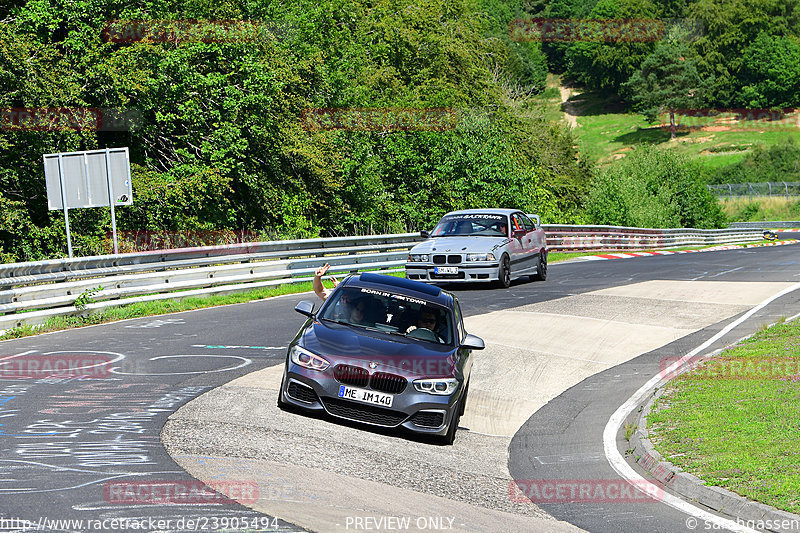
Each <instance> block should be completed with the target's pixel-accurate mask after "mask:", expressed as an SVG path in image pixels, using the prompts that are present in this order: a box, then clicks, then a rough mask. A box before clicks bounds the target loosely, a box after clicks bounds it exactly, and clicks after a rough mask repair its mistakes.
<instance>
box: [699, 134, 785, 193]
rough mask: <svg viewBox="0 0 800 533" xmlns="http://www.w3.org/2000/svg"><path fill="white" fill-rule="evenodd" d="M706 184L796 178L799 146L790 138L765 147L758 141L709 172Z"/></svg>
mask: <svg viewBox="0 0 800 533" xmlns="http://www.w3.org/2000/svg"><path fill="white" fill-rule="evenodd" d="M708 181H709V183H763V182H765V181H771V182H778V181H800V146H799V145H798V144H797V142H795V140H794V139H793V138H791V137H787V138H786V140H784V141H783V142H781V143H779V144H776V145H773V146H770V147H766V146H764V145H761V144H758V145H756V146H755V147H753V150H752V151H751V152H748V154H747V155H746V156H744V158H743V159H742V160H740V161H738V162H736V163H734V164H732V165H729V166H727V167H723V168H720V169H718V170H716V171H715V172H714V173H712V174H711V176H710V177H709V180H708Z"/></svg>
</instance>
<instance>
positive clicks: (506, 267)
mask: <svg viewBox="0 0 800 533" xmlns="http://www.w3.org/2000/svg"><path fill="white" fill-rule="evenodd" d="M497 278H498V279H497V284H498V285H499V286H500V287H502V288H504V289H507V288H509V287H510V286H511V260H509V258H508V256H507V255H504V256H503V258H502V259H501V260H500V271H499V272H498V274H497Z"/></svg>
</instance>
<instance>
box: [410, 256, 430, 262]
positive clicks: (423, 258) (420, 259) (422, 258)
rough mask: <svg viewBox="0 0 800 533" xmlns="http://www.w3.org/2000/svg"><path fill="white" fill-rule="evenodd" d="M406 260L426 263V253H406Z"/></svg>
mask: <svg viewBox="0 0 800 533" xmlns="http://www.w3.org/2000/svg"><path fill="white" fill-rule="evenodd" d="M408 261H409V262H410V263H427V262H428V254H408Z"/></svg>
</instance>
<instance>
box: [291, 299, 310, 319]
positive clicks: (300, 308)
mask: <svg viewBox="0 0 800 533" xmlns="http://www.w3.org/2000/svg"><path fill="white" fill-rule="evenodd" d="M294 310H295V311H297V312H298V313H300V314H301V315H306V316H307V317H309V318H314V303H313V302H309V301H308V300H303V301H302V302H299V303H298V304H297V305H296V306H294Z"/></svg>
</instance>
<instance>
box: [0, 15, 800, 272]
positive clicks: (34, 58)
mask: <svg viewBox="0 0 800 533" xmlns="http://www.w3.org/2000/svg"><path fill="white" fill-rule="evenodd" d="M798 2H800V0H766V1H765V0H596V1H595V0H591V1H589V2H585V1H583V0H524V1H523V0H512V1H510V2H509V1H505V0H419V1H416V0H381V1H378V2H371V1H367V0H317V1H310V0H301V1H299V2H293V3H281V2H271V1H270V0H222V1H219V0H133V1H122V0H30V1H23V0H14V1H7V2H4V3H3V4H2V6H0V109H9V108H54V107H67V108H87V107H88V108H122V109H127V110H134V111H135V112H136V114H138V119H137V121H136V123H135V127H132V128H130V129H129V130H128V131H93V130H91V129H84V130H74V129H69V128H56V129H54V130H52V131H31V130H20V129H15V128H11V127H7V126H8V125H7V124H4V125H3V126H2V127H0V260H2V261H11V260H35V259H42V258H45V257H56V256H61V255H63V254H64V253H65V250H66V244H65V232H64V219H63V214H62V213H61V212H59V211H48V210H47V202H46V194H45V186H44V180H43V171H42V170H43V169H42V163H41V161H42V154H44V153H53V152H64V151H72V150H85V149H94V148H103V147H106V146H129V147H130V149H131V157H132V178H133V187H134V205H133V206H131V207H124V208H120V209H118V212H117V217H118V226H119V228H120V229H121V230H123V231H125V230H136V231H153V232H166V231H185V232H202V231H207V230H222V231H228V232H230V231H247V232H250V233H251V234H256V235H259V236H260V237H261V238H281V237H308V236H326V235H336V234H352V233H375V232H397V231H406V230H416V229H422V228H429V227H430V226H431V224H433V222H434V221H435V220H437V219H438V217H439V216H441V214H442V213H444V212H445V211H447V210H450V209H456V208H462V207H474V206H484V205H492V206H514V207H519V208H521V209H524V210H526V211H529V212H530V211H535V212H538V213H540V214H541V215H542V217H543V219H544V220H545V221H546V222H566V223H569V222H582V221H588V220H590V219H591V220H592V221H599V220H606V221H610V220H612V219H613V220H614V221H615V222H614V223H623V222H621V221H624V220H629V221H636V224H639V225H641V224H643V223H644V222H645V221H649V222H650V223H651V224H653V225H662V226H663V225H670V224H689V225H706V226H707V225H714V224H720V223H721V222H722V220H721V218H720V217H719V216H718V210H715V209H714V208H713V206H710V205H709V204H707V202H706V198H705V196H703V195H695V194H694V193H692V195H690V196H689V197H688V198H690V200H686V201H685V202H684V200H681V199H680V198H678V197H677V196H676V195H675V194H674V193H673V192H672V191H673V189H674V190H683V189H681V187H683V188H684V189H686V190H690V189H691V190H694V189H692V187H694V185H691V186H690V181H691V180H688V177H685V176H684V174H683V172H684V169H685V168H688V167H686V165H685V164H684V162H675V161H674V160H673V156H672V155H669V154H663V155H659V153H657V152H655V151H645V150H643V151H641V153H640V155H637V156H636V158H634V159H632V161H633V162H627V161H620V162H617V163H614V164H613V165H612V166H611V167H610V168H609V169H607V170H603V171H602V172H600V173H598V171H597V170H595V169H594V168H593V162H592V161H589V160H587V159H586V157H584V156H582V155H581V154H579V153H578V150H577V145H576V141H575V138H574V136H573V134H572V133H571V132H570V130H568V129H567V128H566V127H564V126H563V125H561V124H559V123H556V122H553V121H552V119H550V120H548V119H546V118H545V117H546V116H547V115H546V109H544V108H543V107H542V105H541V104H540V103H537V101H536V99H535V98H533V97H534V96H535V95H536V94H539V93H541V92H542V91H543V89H544V86H545V81H546V78H547V74H548V70H549V71H551V72H564V73H566V74H567V76H568V77H570V78H572V79H573V80H575V81H577V82H579V83H581V84H584V85H585V86H586V87H588V88H597V89H602V90H604V91H610V92H614V93H617V94H619V95H620V96H622V97H624V98H626V99H627V101H628V103H630V104H631V105H632V106H634V107H636V108H637V109H642V110H645V111H648V112H649V114H651V115H652V114H654V113H655V112H656V111H658V110H663V109H668V110H669V109H674V108H675V107H676V106H677V107H680V106H697V105H701V102H704V103H703V104H702V105H707V106H709V107H720V106H722V107H725V106H727V107H730V106H778V107H781V106H794V105H800V82H798V80H799V79H800V71H798V70H797V69H798V68H799V67H798V65H800V61H799V59H800V42H799V41H798V36H799V35H800V34H798V31H800V30H798V28H800V24H798V22H800V19H799V18H800V9H798V7H797V3H798ZM531 17H547V18H583V19H588V18H595V19H604V20H617V19H647V20H655V21H663V22H664V28H665V31H666V33H665V34H664V35H663V36H661V37H662V38H660V40H658V42H656V41H655V40H652V39H651V40H647V39H645V40H620V41H617V42H609V41H605V40H602V39H600V40H597V39H595V40H592V39H588V40H586V39H584V40H579V39H578V40H572V41H566V42H565V41H561V42H544V43H540V42H536V41H533V40H525V39H519V38H516V37H515V35H514V33H513V32H511V31H510V27H509V24H510V23H512V21H514V20H517V19H523V20H524V19H529V18H531ZM181 20H184V21H185V20H191V21H199V22H200V23H203V21H244V22H245V23H248V24H250V25H251V26H253V25H255V26H256V27H258V28H260V33H259V34H258V36H257V38H249V39H222V40H219V39H217V40H213V39H212V40H197V39H194V40H192V39H189V40H180V39H173V40H171V41H170V40H166V42H165V41H164V40H159V39H155V40H154V39H148V38H144V39H127V40H125V39H123V40H122V41H119V40H117V41H115V40H114V39H110V38H108V35H106V36H104V29H107V28H108V25H109V22H110V21H123V22H124V21H161V22H163V21H181ZM686 21H689V24H687V23H686ZM698 28H699V29H698ZM664 67H668V68H669V69H668V70H664ZM659 68H661V70H659ZM698 80H702V83H698ZM656 81H657V82H659V83H655V84H654V83H653V82H656ZM665 81H669V82H670V83H664V82H665ZM353 108H357V109H369V110H375V109H383V110H388V111H389V113H392V112H394V111H392V110H395V111H396V110H399V109H430V108H438V109H442V108H447V109H452V110H455V112H456V116H459V117H462V119H461V120H462V121H461V122H460V123H459V124H458V125H457V126H455V127H452V128H450V127H448V128H445V129H443V130H442V129H439V130H425V129H424V128H423V129H421V130H420V129H414V128H412V129H410V130H408V131H398V130H386V129H384V130H381V129H380V128H372V129H371V128H369V127H356V128H355V129H352V128H351V129H336V128H334V129H326V128H322V129H320V128H315V127H310V126H309V122H308V120H307V117H308V113H309V110H315V109H353ZM467 116H469V117H473V118H471V119H470V120H466V119H464V117H467ZM473 119H474V120H473ZM362 126H363V125H362ZM451 126H452V124H451ZM642 154H643V155H642ZM644 159H646V160H647V161H648V162H649V163H648V164H650V165H653V168H652V169H650V170H649V172H650V174H652V176H660V177H661V179H662V180H664V181H665V183H667V184H669V183H673V185H669V186H667V185H664V184H661V185H662V186H658V187H657V186H656V185H657V183H656V182H655V181H652V180H651V177H648V176H649V174H648V175H646V173H645V174H642V172H643V171H642V169H640V168H639V167H638V166H637V165H638V164H640V163H641V161H642V160H644ZM637 161H638V162H639V163H637ZM673 172H677V173H678V174H677V175H676V176H673V174H672V173H673ZM595 175H596V177H595V181H594V182H593V184H592V186H591V187H592V188H591V193H590V194H587V192H588V191H589V183H590V181H591V180H592V178H593V176H595ZM635 176H639V177H640V178H641V179H639V178H636V177H635ZM643 176H644V177H643ZM645 177H646V178H647V179H644V178H645ZM642 179H644V181H642ZM648 180H650V181H648ZM612 182H613V183H615V184H616V185H614V186H613V187H612V186H611V183H612ZM604 183H605V184H606V185H603V184H604ZM677 183H680V184H682V185H677ZM692 183H693V182H692ZM620 184H626V185H625V187H626V188H627V189H629V190H627V191H622V190H621V189H614V187H618V186H619V185H620ZM664 187H667V189H668V190H665V189H664ZM612 190H617V193H614V194H612V193H611V192H609V191H612ZM601 191H605V192H601ZM664 195H666V196H667V197H668V199H669V201H668V202H667V203H666V204H664V202H665V201H666V200H665V196H664ZM634 199H635V200H634ZM636 202H641V203H640V204H638V205H634V204H635V203H636ZM682 202H683V203H682ZM686 202H688V203H686ZM662 204H664V205H662ZM615 205H622V206H623V207H620V208H619V209H617V208H616V207H613V206H615ZM651 207H652V208H653V209H654V211H653V213H652V214H649V215H648V214H646V213H647V212H648V211H649V210H650V208H651ZM614 213H616V214H614ZM109 218H110V215H109V212H108V210H107V209H102V208H95V209H81V210H73V211H72V212H71V214H70V222H71V226H72V234H73V238H74V247H75V249H76V253H78V254H89V253H101V252H106V251H108V248H107V238H106V234H107V233H108V231H109V228H110V220H109Z"/></svg>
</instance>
